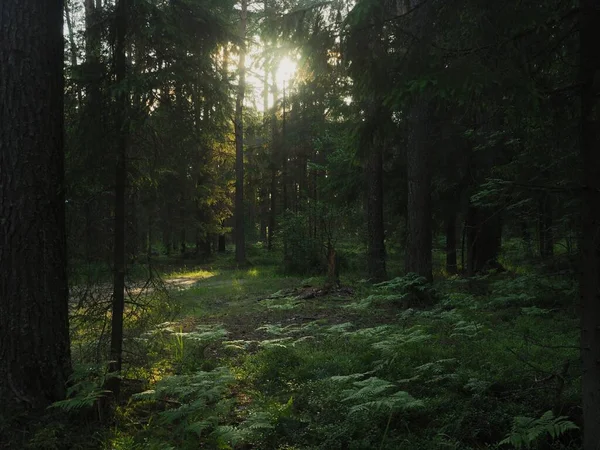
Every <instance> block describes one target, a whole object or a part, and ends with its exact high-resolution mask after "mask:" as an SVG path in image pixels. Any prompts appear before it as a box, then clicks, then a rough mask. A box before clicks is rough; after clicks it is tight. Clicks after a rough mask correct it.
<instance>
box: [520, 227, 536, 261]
mask: <svg viewBox="0 0 600 450" xmlns="http://www.w3.org/2000/svg"><path fill="white" fill-rule="evenodd" d="M520 225H521V236H522V237H523V245H524V246H525V256H526V257H527V258H531V257H533V245H532V244H531V233H530V232H529V226H528V225H527V222H525V221H522V222H521V224H520Z"/></svg>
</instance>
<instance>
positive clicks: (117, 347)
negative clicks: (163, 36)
mask: <svg viewBox="0 0 600 450" xmlns="http://www.w3.org/2000/svg"><path fill="white" fill-rule="evenodd" d="M128 15H129V0H119V3H118V4H117V10H116V23H115V40H116V43H115V54H114V58H115V77H116V82H117V84H119V85H121V91H119V92H120V94H119V96H118V98H117V102H116V111H115V119H116V120H115V123H116V124H117V126H118V127H119V133H118V139H117V148H116V155H115V156H116V162H115V230H114V232H115V244H114V245H115V247H114V260H113V266H114V269H113V270H114V275H113V299H112V316H111V335H110V359H111V362H110V365H109V370H110V372H120V371H121V367H122V360H123V311H124V309H125V269H126V266H125V199H126V188H127V145H128V139H129V94H128V93H127V92H125V91H124V90H123V83H124V82H125V78H126V76H127V60H126V54H125V48H126V44H125V39H126V34H127V27H128V24H127V22H128ZM119 381H120V378H118V377H113V378H111V379H110V381H109V382H108V383H107V388H108V389H109V390H111V391H113V394H114V395H115V396H118V395H119V391H120V382H119Z"/></svg>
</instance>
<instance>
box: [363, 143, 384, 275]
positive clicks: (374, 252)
mask: <svg viewBox="0 0 600 450" xmlns="http://www.w3.org/2000/svg"><path fill="white" fill-rule="evenodd" d="M375 134H377V131H375ZM372 144H373V145H372V148H371V149H370V151H369V154H368V155H367V160H366V164H365V183H366V186H367V202H366V203H367V204H366V213H367V271H368V275H369V279H371V280H372V281H374V282H378V281H383V280H385V279H386V278H387V271H386V267H385V257H386V254H385V225H384V221H383V148H382V146H383V143H382V142H380V140H379V139H377V137H376V136H374V137H373V139H372Z"/></svg>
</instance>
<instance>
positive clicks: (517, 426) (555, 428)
mask: <svg viewBox="0 0 600 450" xmlns="http://www.w3.org/2000/svg"><path fill="white" fill-rule="evenodd" d="M567 419H568V418H567V417H566V416H559V417H554V413H553V412H552V411H546V412H545V413H544V414H543V415H542V417H540V418H539V419H533V418H531V417H520V416H518V417H515V418H514V419H513V425H512V430H511V432H510V434H509V435H508V436H507V437H506V438H505V439H503V440H502V441H500V443H499V444H500V445H512V446H513V447H514V448H517V449H521V448H531V445H532V444H533V443H535V442H536V441H537V440H538V439H540V438H541V437H542V436H546V435H550V437H551V438H552V439H556V438H558V437H560V436H561V435H563V434H564V433H566V432H567V431H569V430H576V429H578V427H577V425H575V424H574V423H573V422H571V421H570V420H567Z"/></svg>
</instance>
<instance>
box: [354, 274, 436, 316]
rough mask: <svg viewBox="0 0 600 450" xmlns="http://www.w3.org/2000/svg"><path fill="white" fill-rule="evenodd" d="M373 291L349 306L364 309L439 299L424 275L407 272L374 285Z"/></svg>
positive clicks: (405, 305)
mask: <svg viewBox="0 0 600 450" xmlns="http://www.w3.org/2000/svg"><path fill="white" fill-rule="evenodd" d="M374 288H375V293H374V294H371V295H369V296H368V297H366V298H364V299H362V300H361V301H360V302H358V303H355V304H352V305H349V307H350V308H357V309H366V308H369V307H370V306H372V305H380V304H385V303H391V304H396V305H402V306H404V307H410V306H428V305H431V304H433V303H434V302H436V301H437V300H438V299H439V295H438V293H437V291H436V290H435V288H434V287H433V286H432V285H431V283H429V282H428V281H427V280H426V279H425V278H424V277H420V276H418V275H417V274H414V273H409V274H406V275H405V276H403V277H396V278H393V279H392V280H389V281H384V282H383V283H378V284H375V285H374Z"/></svg>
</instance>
